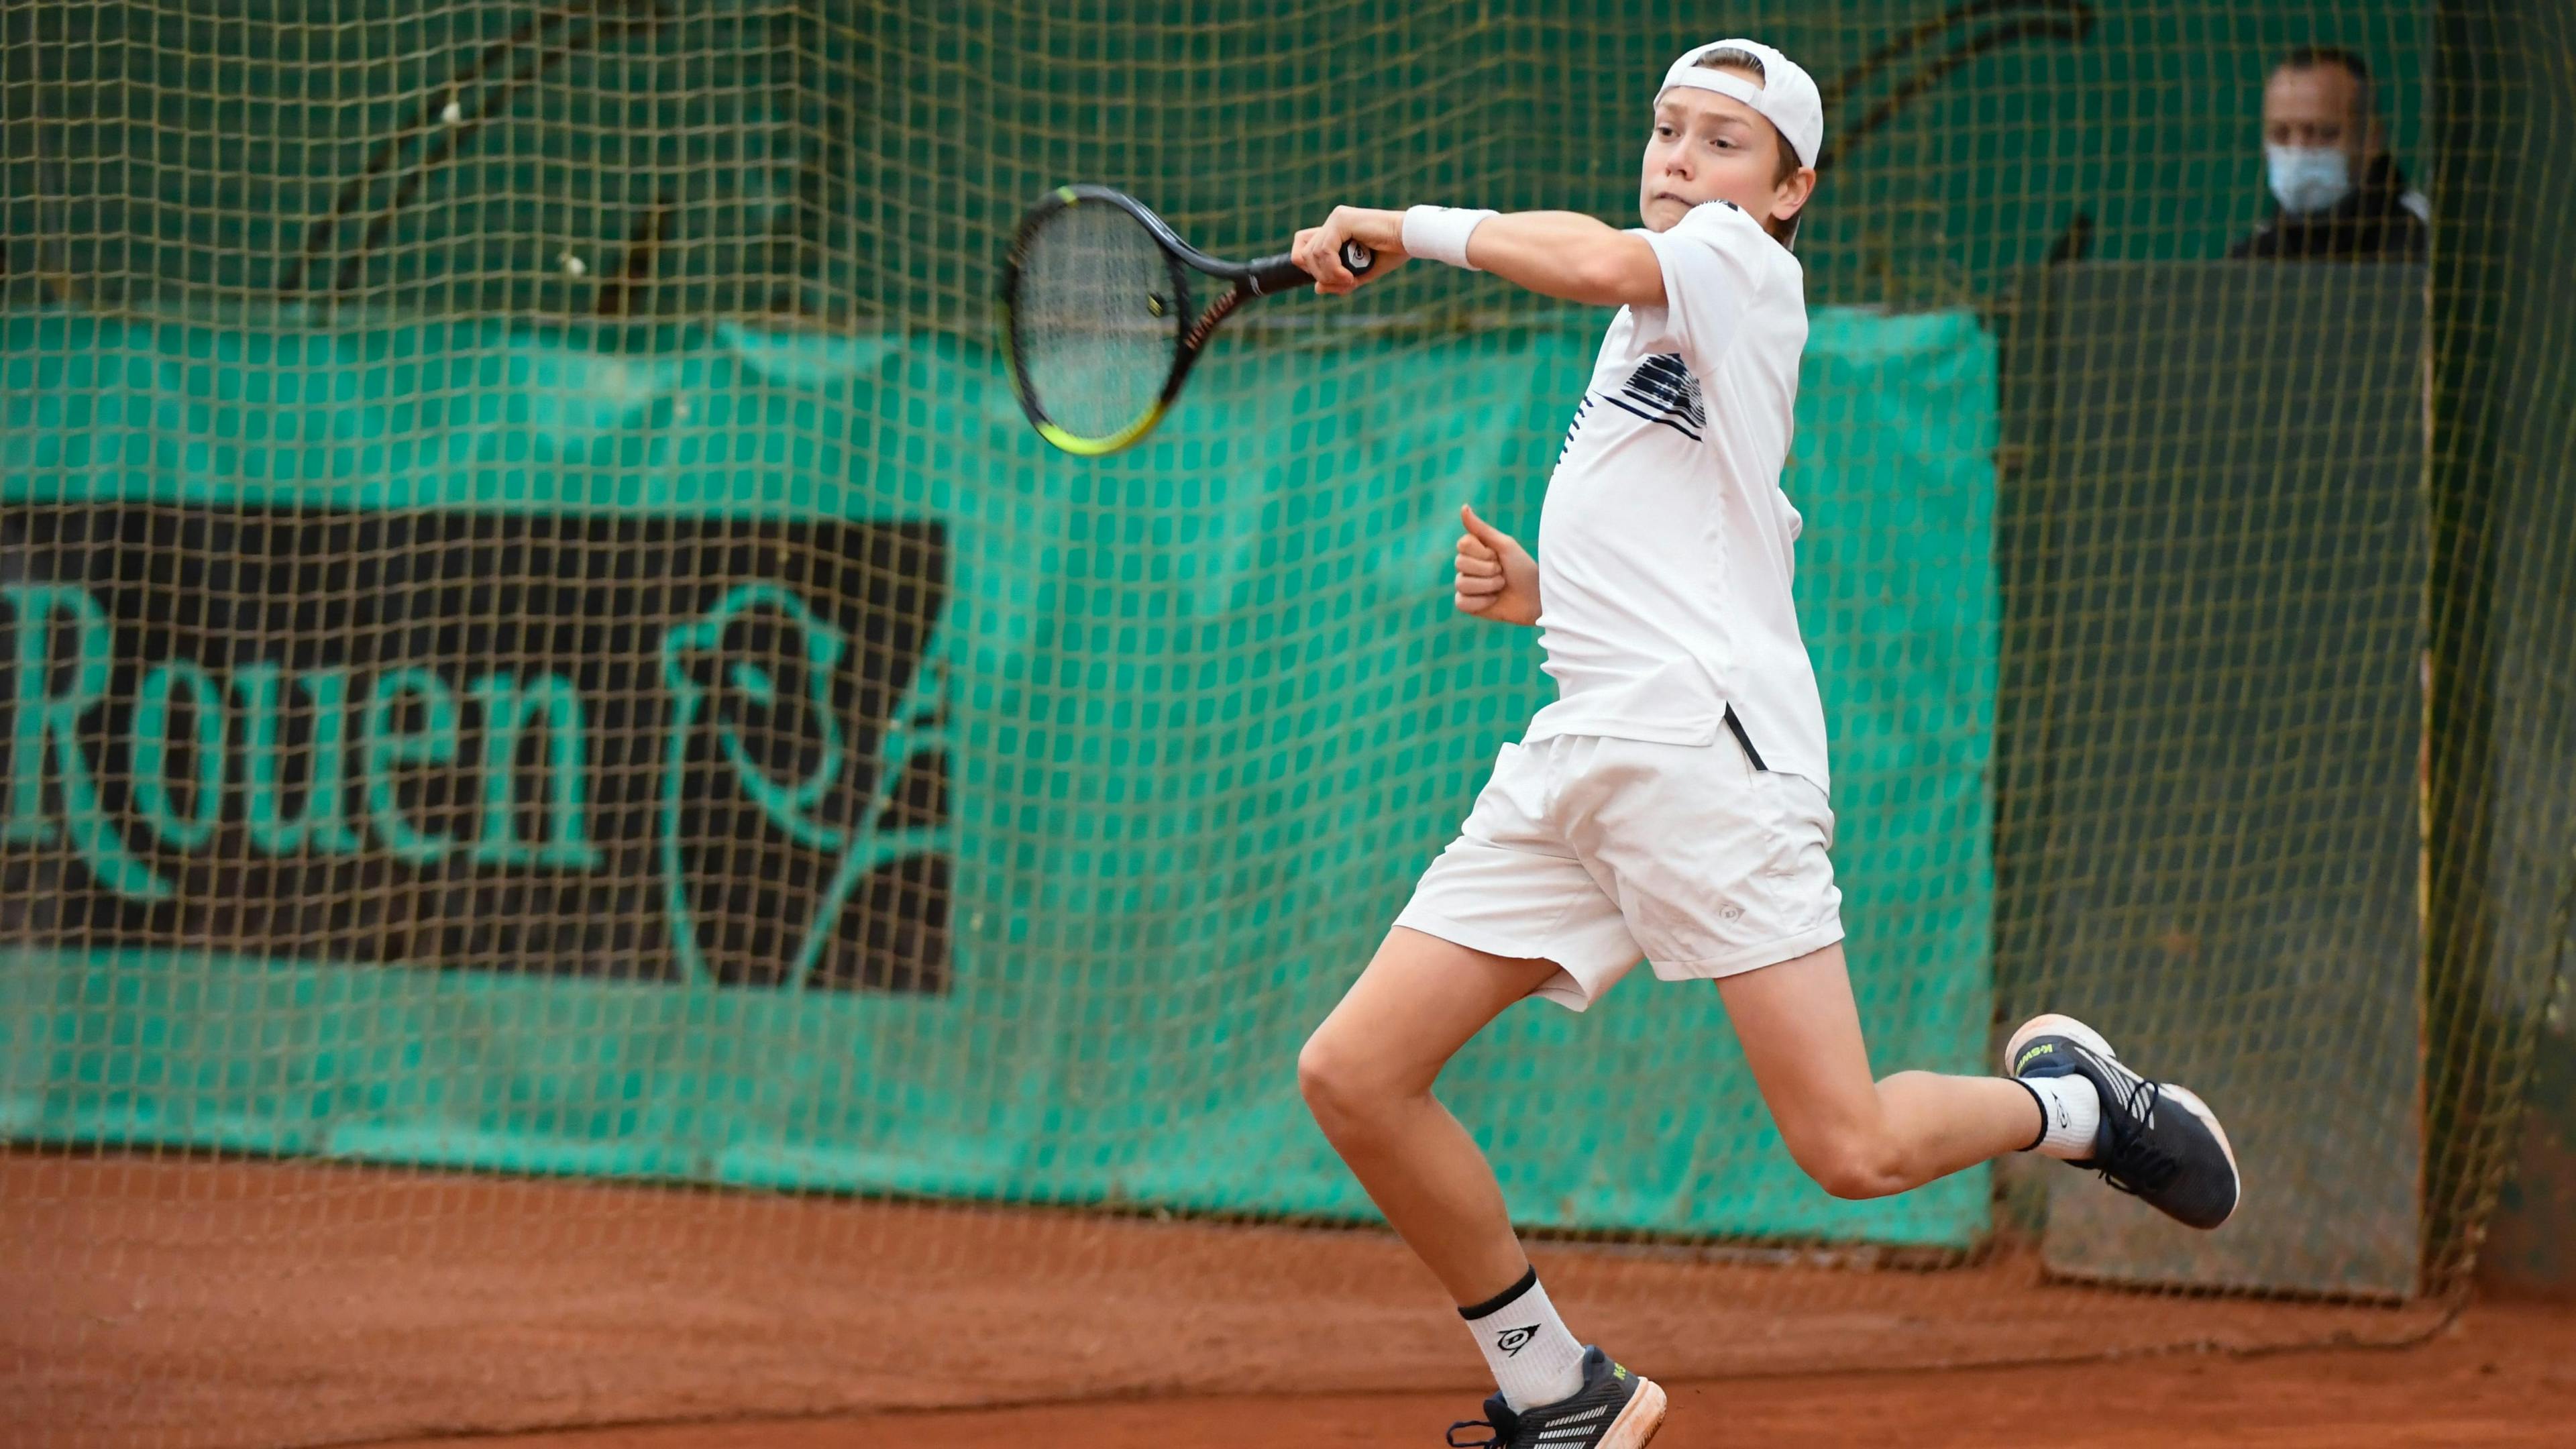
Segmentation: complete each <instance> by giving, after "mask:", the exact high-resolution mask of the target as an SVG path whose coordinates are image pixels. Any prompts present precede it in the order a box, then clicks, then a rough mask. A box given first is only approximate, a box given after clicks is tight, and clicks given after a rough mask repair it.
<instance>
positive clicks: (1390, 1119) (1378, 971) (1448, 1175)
mask: <svg viewBox="0 0 2576 1449" xmlns="http://www.w3.org/2000/svg"><path fill="white" fill-rule="evenodd" d="M1555 974H1556V966H1555V963H1553V962H1549V961H1533V960H1521V959H1515V958H1513V957H1508V956H1495V955H1489V954H1487V953H1486V952H1483V951H1475V950H1470V949H1469V948H1467V947H1465V946H1461V945H1458V944H1456V943H1455V942H1451V941H1444V940H1441V939H1440V938H1439V937H1437V936H1428V935H1424V934H1423V933H1421V932H1419V931H1414V930H1408V929H1407V928H1405V927H1402V926H1398V927H1396V928H1395V929H1394V930H1393V931H1391V932H1389V933H1388V935H1387V938H1386V942H1385V944H1383V945H1381V946H1380V947H1378V952H1377V955H1376V957H1375V958H1374V959H1373V960H1371V961H1370V962H1369V966H1368V970H1367V971H1365V972H1363V973H1362V974H1361V976H1360V979H1359V981H1358V982H1357V983H1356V984H1354V985H1353V986H1352V987H1351V990H1350V994H1349V995H1347V996H1344V997H1343V998H1342V1002H1341V1005H1339V1006H1336V1007H1334V1008H1333V1014H1332V1015H1331V1016H1328V1017H1326V1018H1325V1019H1324V1024H1323V1025H1322V1026H1320V1027H1317V1028H1316V1029H1315V1034H1314V1036H1313V1037H1312V1038H1310V1039H1309V1040H1308V1041H1307V1043H1306V1049H1305V1050H1304V1051H1303V1052H1301V1053H1299V1054H1298V1057H1297V1085H1298V1088H1299V1089H1300V1090H1301V1091H1303V1092H1304V1093H1305V1096H1306V1105H1307V1106H1308V1108H1309V1109H1311V1110H1312V1111H1313V1112H1314V1114H1315V1123H1316V1125H1317V1126H1319V1127H1321V1128H1323V1129H1324V1136H1325V1137H1326V1138H1328V1139H1330V1140H1331V1142H1332V1144H1333V1149H1334V1150H1335V1151H1337V1152H1339V1153H1340V1154H1341V1156H1342V1161H1344V1162H1345V1163H1348V1164H1349V1165H1350V1169H1351V1173H1352V1175H1353V1176H1355V1177H1357V1178H1358V1179H1359V1180H1360V1186H1361V1187H1363V1188H1366V1189H1367V1190H1368V1195H1369V1200H1370V1201H1371V1202H1374V1203H1376V1204H1377V1206H1378V1211H1380V1212H1382V1213H1384V1214H1386V1220H1387V1223H1388V1225H1389V1226H1391V1227H1393V1228H1394V1229H1395V1231H1396V1235H1397V1236H1399V1237H1401V1238H1403V1239H1404V1241H1405V1245H1406V1246H1407V1247H1410V1248H1411V1249H1413V1251H1414V1254H1415V1255H1416V1256H1418V1257H1419V1258H1421V1259H1422V1261H1423V1263H1424V1264H1425V1265H1426V1266H1428V1267H1429V1268H1430V1269H1431V1273H1432V1276H1433V1277H1436V1278H1438V1279H1439V1280H1440V1284H1441V1286H1442V1287H1444V1288H1446V1289H1448V1290H1449V1293H1450V1296H1451V1297H1453V1298H1455V1299H1456V1300H1457V1301H1458V1302H1460V1303H1476V1302H1479V1301H1481V1300H1483V1299H1486V1298H1490V1297H1492V1296H1493V1295H1494V1294H1495V1293H1497V1292H1499V1291H1501V1290H1502V1289H1504V1288H1506V1287H1508V1286H1510V1284H1511V1283H1512V1282H1513V1281H1514V1280H1515V1279H1517V1278H1519V1277H1520V1276H1521V1274H1522V1273H1523V1272H1525V1271H1527V1269H1528V1267H1529V1262H1528V1259H1527V1258H1526V1257H1524V1256H1523V1254H1522V1252H1521V1244H1520V1239H1519V1237H1517V1236H1516V1235H1515V1234H1514V1233H1513V1232H1512V1220H1511V1214H1510V1213H1509V1212H1508V1211H1507V1210H1506V1209H1505V1208H1504V1206H1503V1190H1502V1187H1501V1185H1500V1184H1499V1183H1497V1182H1496V1181H1495V1180H1494V1169H1493V1167H1492V1166H1491V1165H1490V1164H1488V1163H1487V1162H1486V1161H1485V1154H1484V1153H1483V1152H1482V1151H1480V1150H1478V1148H1477V1146H1476V1142H1475V1139H1474V1138H1472V1137H1470V1136H1468V1135H1467V1129H1466V1128H1465V1127H1463V1126H1460V1125H1459V1122H1458V1119H1457V1118H1456V1117H1453V1116H1451V1115H1450V1114H1449V1109H1448V1108H1446V1107H1444V1106H1442V1105H1440V1102H1439V1099H1438V1098H1436V1097H1434V1096H1432V1095H1431V1085H1432V1083H1433V1082H1434V1081H1435V1080H1436V1079H1437V1078H1438V1077H1439V1075H1440V1069H1441V1068H1442V1067H1444V1066H1446V1065H1448V1062H1449V1059H1450V1058H1451V1057H1452V1056H1455V1055H1457V1052H1458V1049H1459V1048H1460V1047H1462V1046H1465V1045H1466V1044H1467V1041H1468V1039H1469V1038H1471V1037H1473V1036H1475V1034H1476V1033H1478V1032H1480V1031H1482V1030H1484V1029H1485V1027H1486V1025H1487V1024H1488V1023H1490V1022H1492V1021H1493V1019H1494V1018H1495V1017H1497V1016H1500V1015H1502V1014H1503V1011H1504V1009H1505V1008H1506V1007H1509V1006H1510V1005H1511V1004H1512V1003H1514V1002H1516V1001H1519V1000H1521V999H1523V998H1524V997H1527V996H1528V995H1529V994H1530V993H1531V992H1532V991H1534V990H1536V989H1537V988H1538V986H1539V984H1540V983H1542V982H1544V981H1546V980H1547V979H1548V978H1549V977H1550V976H1553V975H1555Z"/></svg>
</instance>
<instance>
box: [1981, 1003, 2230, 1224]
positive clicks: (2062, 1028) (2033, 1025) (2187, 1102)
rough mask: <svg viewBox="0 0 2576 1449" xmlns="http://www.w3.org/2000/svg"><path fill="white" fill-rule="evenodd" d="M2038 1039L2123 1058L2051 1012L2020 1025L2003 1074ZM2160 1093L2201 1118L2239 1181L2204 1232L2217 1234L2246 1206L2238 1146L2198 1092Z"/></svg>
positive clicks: (2164, 1089) (2161, 1086)
mask: <svg viewBox="0 0 2576 1449" xmlns="http://www.w3.org/2000/svg"><path fill="white" fill-rule="evenodd" d="M2039 1036H2062V1037H2066V1038H2068V1039H2069V1040H2072V1041H2073V1042H2074V1043H2075V1044H2076V1045H2077V1046H2080V1047H2082V1048H2084V1049H2085V1050H2086V1051H2089V1052H2094V1053H2097V1054H2099V1055H2101V1056H2106V1057H2109V1058H2110V1059H2111V1060H2113V1061H2115V1062H2117V1061H2120V1054H2119V1053H2118V1052H2115V1051H2113V1050H2111V1044H2110V1043H2109V1042H2107V1041H2105V1040H2103V1039H2102V1033H2100V1032H2098V1031H2095V1030H2094V1029H2093V1028H2091V1027H2089V1026H2086V1025H2085V1024H2084V1023H2082V1022H2080V1021H2077V1020H2076V1019H2075V1018H2074V1017H2071V1016H2059V1015H2057V1014H2056V1013H2054V1012H2052V1013H2050V1014H2048V1015H2045V1016H2034V1017H2032V1018H2031V1019H2030V1020H2028V1021H2025V1022H2023V1023H2022V1024H2021V1029H2020V1030H2019V1031H2016V1032H2014V1033H2013V1034H2012V1040H2011V1041H2010V1042H2007V1043H2006V1044H2005V1045H2004V1070H2005V1071H2007V1072H2009V1071H2011V1070H2012V1064H2013V1062H2014V1060H2015V1059H2017V1058H2018V1057H2020V1056H2021V1049H2022V1047H2023V1046H2025V1045H2027V1044H2028V1043H2029V1041H2030V1039H2031V1038H2032V1037H2039ZM2120 1064H2121V1065H2122V1066H2124V1067H2125V1066H2127V1065H2128V1063H2126V1062H2121V1063H2120ZM2157 1089H2158V1091H2159V1093H2160V1094H2161V1095H2163V1096H2164V1097H2166V1098H2168V1099H2170V1100H2172V1101H2175V1102H2179V1103H2181V1104H2182V1109H2183V1110H2184V1111H2186V1112H2189V1113H2190V1114H2191V1115H2193V1116H2194V1117H2197V1118H2199V1119H2200V1125H2201V1126H2203V1127H2206V1128H2208V1129H2209V1135H2210V1136H2212V1137H2215V1138H2217V1139H2218V1150H2219V1151H2220V1152H2222V1153H2225V1154H2226V1156H2227V1175H2228V1176H2229V1177H2232V1178H2234V1179H2235V1180H2236V1201H2234V1202H2232V1203H2229V1204H2228V1205H2227V1217H2226V1218H2220V1219H2219V1220H2218V1221H2217V1222H2214V1223H2212V1224H2210V1225H2209V1226H2208V1227H2207V1228H2203V1229H2202V1230H2201V1231H2203V1232H2214V1231H2216V1230H2217V1229H2219V1228H2222V1227H2225V1226H2226V1225H2227V1218H2232V1217H2234V1216H2236V1210H2237V1209H2238V1208H2240V1207H2243V1206H2244V1205H2245V1174H2244V1172H2243V1171H2242V1170H2241V1169H2239V1168H2238V1167H2237V1165H2236V1145H2235V1144H2234V1143H2232V1142H2229V1141H2228V1140H2227V1129H2226V1128H2225V1127H2222V1126H2220V1125H2219V1123H2218V1114H2217V1113H2215V1112H2212V1111H2211V1110H2209V1104H2208V1103H2207V1102H2204V1101H2202V1100H2200V1094H2199V1093H2198V1092H2195V1091H2193V1090H2191V1089H2190V1088H2189V1087H2177V1086H2173V1085H2171V1084H2169V1083H2163V1082H2159V1083H2157Z"/></svg>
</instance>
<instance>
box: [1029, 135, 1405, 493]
mask: <svg viewBox="0 0 2576 1449" xmlns="http://www.w3.org/2000/svg"><path fill="white" fill-rule="evenodd" d="M1376 261H1377V257H1376V255H1375V254H1374V253H1372V252H1370V250H1369V249H1368V248H1367V247H1365V246H1362V245H1361V244H1360V243H1358V242H1348V243H1345V244H1344V245H1343V247H1342V264H1343V265H1344V266H1347V267H1349V268H1350V269H1351V270H1352V271H1353V272H1365V271H1367V270H1368V269H1369V268H1370V267H1371V266H1373V265H1375V264H1376ZM1193 274H1198V276H1199V277H1201V278H1212V279H1214V280H1216V281H1219V282H1231V283H1233V284H1234V285H1233V286H1231V287H1229V288H1227V289H1226V291H1225V292H1224V293H1223V295H1221V296H1219V297H1218V298H1217V299H1216V300H1215V301H1213V302H1211V303H1209V304H1208V305H1207V307H1206V309H1205V310H1204V311H1202V310H1200V309H1199V307H1198V305H1197V298H1196V297H1194V296H1193V295H1192V292H1191V287H1190V284H1191V282H1192V280H1193ZM1314 280H1315V279H1314V278H1313V277H1310V276H1308V275H1306V273H1305V270H1304V269H1303V268H1300V267H1299V266H1297V265H1296V264H1295V263H1294V262H1291V261H1289V260H1288V258H1287V256H1286V255H1285V254H1284V253H1283V254H1282V255H1279V256H1275V257H1263V258H1262V259H1261V260H1259V261H1255V262H1221V261H1218V260H1217V259H1216V258H1214V257H1212V256H1209V255H1208V254H1207V253H1205V252H1203V251H1200V250H1199V249H1198V248H1196V247H1193V246H1191V245H1190V244H1189V243H1188V242H1185V241H1183V240H1181V239H1180V236H1179V235H1178V234H1177V233H1175V232H1174V231H1173V230H1172V228H1171V227H1170V226H1169V225H1168V224H1166V223H1165V222H1164V220H1163V219H1162V218H1161V217H1159V216H1156V215H1155V214H1154V213H1153V212H1152V211H1151V210H1149V209H1148V208H1147V207H1146V206H1145V204H1144V203H1143V202H1140V201H1138V200H1136V199H1135V198H1134V197H1132V196H1128V195H1125V194H1123V193H1121V192H1117V191H1112V190H1110V189H1109V188H1108V187H1106V186H1059V187H1057V188H1056V189H1055V190H1054V191H1052V192H1050V193H1048V195H1047V198H1046V200H1044V201H1041V202H1039V203H1038V204H1037V205H1036V206H1035V207H1034V208H1032V209H1031V210H1030V212H1029V214H1028V215H1027V216H1025V217H1023V218H1021V220H1020V230H1019V234H1018V235H1017V236H1015V237H1013V238H1012V240H1011V254H1010V256H1009V257H1008V258H1007V259H1005V260H1004V261H1003V263H1002V328H1003V339H1004V341H1005V342H1006V343H1007V344H1008V346H1009V349H1010V360H1011V386H1012V387H1013V388H1014V389H1016V390H1017V391H1018V392H1019V395H1020V407H1021V409H1022V410H1023V411H1025V412H1026V413H1027V414H1028V415H1029V421H1030V422H1031V423H1032V424H1034V425H1035V426H1036V428H1037V430H1038V436H1040V437H1042V438H1044V439H1046V440H1047V441H1048V442H1050V443H1053V444H1055V445H1056V446H1057V447H1059V448H1062V449H1063V450H1064V451H1066V452H1068V453H1078V454H1080V455H1082V456H1084V457H1099V456H1100V455H1102V454H1104V453H1114V452H1117V451H1118V450H1119V449H1121V448H1124V447H1126V446H1127V445H1128V444H1130V443H1133V442H1135V441H1136V440H1137V439H1139V438H1142V437H1143V436H1145V435H1146V434H1147V433H1149V432H1152V431H1153V430H1154V424H1156V423H1158V422H1160V421H1162V418H1163V412H1164V410H1165V409H1167V408H1169V407H1170V406H1171V405H1172V399H1173V398H1175V397H1178V396H1179V395H1180V391H1181V383H1182V381H1183V380H1184V379H1186V378H1187V377H1188V376H1189V375H1190V368H1191V367H1192V365H1194V364H1195V363H1197V361H1198V359H1199V352H1200V349H1202V348H1204V347H1206V346H1207V340H1208V338H1209V337H1210V336H1212V335H1213V334H1214V333H1215V332H1216V328H1217V324H1218V323H1220V322H1223V321H1224V320H1225V319H1226V316H1227V315H1228V314H1229V313H1231V312H1233V311H1234V309H1235V308H1237V307H1240V306H1242V305H1243V304H1244V303H1245V302H1248V301H1250V300H1252V299H1253V298H1255V297H1268V296H1274V295H1276V294H1278V293H1280V292H1288V291H1294V290H1296V289H1297V288H1299V287H1303V286H1305V285H1307V284H1309V283H1311V282H1313V281H1314Z"/></svg>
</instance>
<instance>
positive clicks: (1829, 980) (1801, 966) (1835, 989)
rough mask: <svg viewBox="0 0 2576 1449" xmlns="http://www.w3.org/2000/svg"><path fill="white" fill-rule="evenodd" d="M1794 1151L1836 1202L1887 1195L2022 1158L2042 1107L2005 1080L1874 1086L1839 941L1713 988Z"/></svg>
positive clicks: (1896, 1081) (1924, 1079)
mask: <svg viewBox="0 0 2576 1449" xmlns="http://www.w3.org/2000/svg"><path fill="white" fill-rule="evenodd" d="M1717 989H1718V993H1719V994H1720V995H1721V996H1723V997H1724V998H1725V999H1726V1014H1727V1018H1728V1019H1729V1020H1730V1021H1732V1022H1733V1023H1734V1025H1735V1035H1736V1037H1737V1038H1738V1039H1739V1040H1740V1041H1742V1042H1743V1044H1744V1057H1745V1060H1746V1062H1747V1063H1748V1064H1750V1065H1751V1066H1752V1068H1753V1080H1754V1082H1755V1083H1756V1085H1758V1086H1759V1087H1760V1088H1761V1089H1762V1100H1763V1101H1764V1102H1765V1103H1766V1104H1768V1105H1769V1106H1770V1108H1771V1118H1772V1120H1773V1121H1774V1122H1776V1123H1777V1124H1778V1125H1779V1128H1780V1137H1781V1140H1782V1141H1784V1142H1786V1143H1787V1144H1788V1147H1789V1155H1790V1156H1791V1157H1794V1158H1796V1159H1797V1161H1798V1165H1799V1166H1800V1167H1802V1168H1805V1169H1806V1171H1807V1175H1808V1176H1810V1177H1813V1178H1814V1179H1815V1180H1816V1182H1817V1184H1818V1185H1819V1186H1821V1187H1823V1188H1824V1189H1825V1191H1827V1192H1830V1193H1832V1194H1833V1195H1834V1196H1836V1197H1847V1198H1864V1197H1885V1196H1887V1195H1888V1194H1890V1193H1899V1192H1904V1191H1905V1190H1907V1189H1908V1188H1914V1187H1920V1186H1922V1185H1923V1184H1924V1183H1927V1182H1930V1181H1932V1180H1933V1179H1934V1178H1938V1177H1946V1176H1948V1175H1949V1174H1951V1173H1953V1172H1957V1171H1958V1170H1959V1169H1961V1168H1963V1167H1973V1166H1975V1165H1976V1164H1977V1163H1980V1162H1984V1161H1986V1160H1988V1159H1989V1158H1995V1157H2000V1156H2002V1155H2004V1154H2005V1153H2007V1152H2017V1151H2019V1150H2021V1149H2022V1148H2025V1147H2028V1146H2030V1145H2031V1143H2032V1141H2033V1140H2034V1139H2036V1138H2037V1137H2038V1136H2039V1132H2040V1120H2039V1105H2038V1103H2037V1101H2036V1100H2034V1099H2033V1097H2032V1096H2031V1093H2030V1092H2029V1090H2028V1089H2026V1088H2025V1087H2023V1086H2022V1085H2021V1084H2020V1083H2019V1082H2016V1081H2013V1080H2012V1079H2010V1078H2008V1077H1948V1076H1940V1075H1937V1074H1935V1073H1932V1072H1899V1073H1897V1074H1896V1075H1895V1076H1892V1077H1889V1078H1887V1079H1886V1080H1885V1081H1878V1082H1874V1081H1872V1080H1871V1079H1870V1068H1869V1049H1868V1048H1867V1047H1866V1046H1865V1045H1864V1044H1863V1043H1862V1041H1861V1033H1860V1009H1859V1007H1858V1006H1857V1004H1855V1003H1854V1001H1853V1000H1852V989H1851V976H1850V974H1849V972H1848V971H1847V970H1846V969H1845V968H1844V964H1843V948H1842V946H1841V945H1840V944H1839V943H1838V944H1835V945H1831V946H1827V947H1826V948H1824V949H1823V950H1821V951H1813V952H1810V953H1808V954H1807V955H1804V956H1801V957H1798V958H1797V959H1796V960H1794V961H1783V962H1781V963H1780V964H1779V965H1777V966H1765V967H1763V968H1762V969H1760V970H1758V971H1747V972H1745V973H1743V974H1742V975H1739V976H1729V977H1725V978H1723V979H1721V980H1720V981H1719V982H1718V983H1717Z"/></svg>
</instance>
